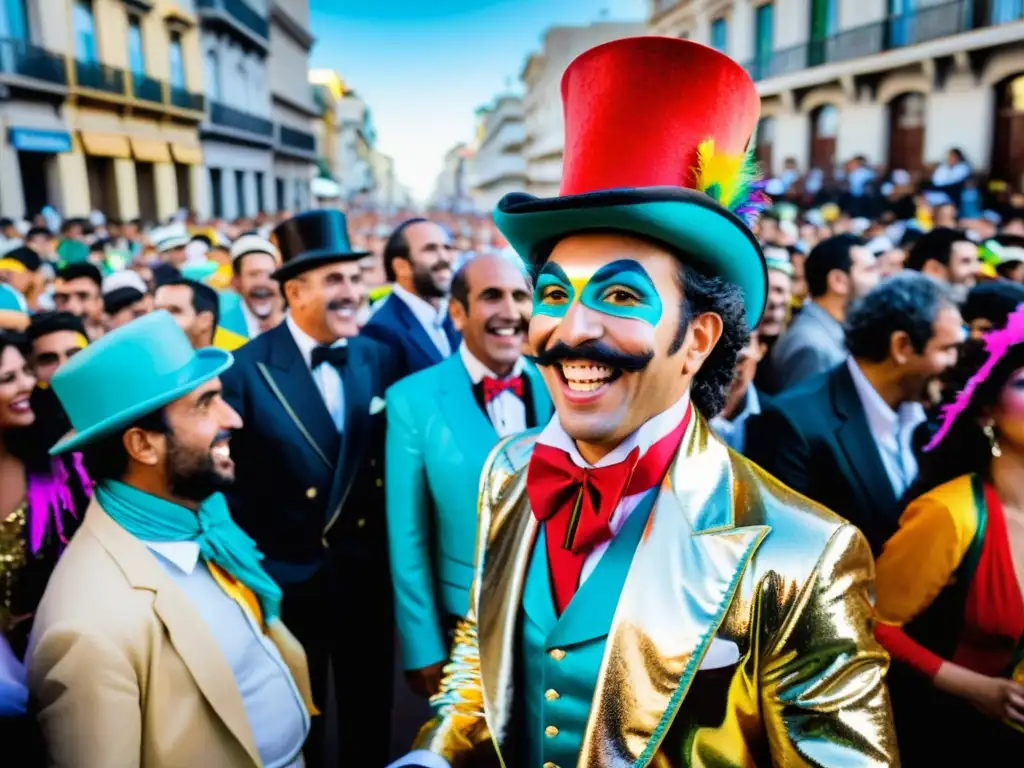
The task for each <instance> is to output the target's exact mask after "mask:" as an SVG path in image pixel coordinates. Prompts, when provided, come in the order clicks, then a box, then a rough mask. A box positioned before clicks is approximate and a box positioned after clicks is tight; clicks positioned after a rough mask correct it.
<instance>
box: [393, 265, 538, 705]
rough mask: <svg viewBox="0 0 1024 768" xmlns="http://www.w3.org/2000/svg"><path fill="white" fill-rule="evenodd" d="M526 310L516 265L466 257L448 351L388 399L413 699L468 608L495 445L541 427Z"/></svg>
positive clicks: (401, 618)
mask: <svg viewBox="0 0 1024 768" xmlns="http://www.w3.org/2000/svg"><path fill="white" fill-rule="evenodd" d="M531 303H532V294H531V288H530V284H529V279H528V277H527V276H526V274H525V271H524V269H523V266H522V264H520V263H518V262H516V261H513V260H511V259H509V258H508V257H503V256H497V255H495V256H479V257H476V258H475V259H473V260H472V261H470V262H469V263H467V264H466V265H465V266H464V267H463V268H462V269H461V270H460V271H459V272H458V273H457V274H456V276H455V278H454V279H453V281H452V300H451V317H452V320H453V322H454V323H455V326H456V327H457V328H458V329H459V331H461V332H462V337H463V341H462V344H461V346H460V348H459V351H458V353H457V354H453V355H452V356H451V357H449V358H448V359H446V360H444V361H443V362H441V363H439V364H437V365H435V366H432V367H430V368H427V369H426V370H423V371H420V372H419V373H416V374H414V375H412V376H409V377H408V378H406V379H403V380H402V381H400V382H399V383H397V384H395V385H394V386H393V387H391V389H389V390H388V392H387V414H388V428H387V448H386V451H387V455H386V461H385V467H386V483H387V486H386V491H387V493H386V499H387V522H388V542H389V549H390V553H391V563H392V573H393V583H394V589H395V611H396V619H397V624H398V632H399V636H400V638H401V645H402V659H403V664H404V667H405V669H406V673H407V676H408V678H409V683H410V685H411V686H412V688H413V689H414V690H415V691H416V692H418V693H420V694H423V695H431V694H433V693H435V692H436V691H437V690H438V687H439V686H440V681H441V667H442V664H443V662H444V661H445V660H446V659H447V658H448V645H449V643H448V634H449V630H450V629H451V628H452V627H453V626H454V623H455V620H456V619H458V618H463V617H465V615H466V612H467V610H468V608H469V587H470V583H471V582H472V580H473V552H474V546H475V541H476V529H477V497H478V494H479V486H480V473H481V470H482V469H483V466H484V462H485V461H486V459H487V456H488V455H489V454H490V452H491V449H492V448H494V446H495V444H496V443H497V442H498V439H499V438H502V437H506V436H508V435H513V434H516V433H518V432H522V431H523V430H525V429H529V428H532V427H535V426H538V425H543V424H545V423H546V422H547V421H548V420H549V419H550V418H551V412H552V411H551V400H550V398H549V396H548V392H547V390H546V389H545V386H544V382H543V379H542V378H541V376H540V374H539V373H538V372H537V369H536V368H535V367H534V365H533V364H532V363H531V362H529V361H528V360H526V359H525V358H524V357H523V356H522V349H523V343H524V341H525V333H526V329H527V323H528V322H529V317H530V311H531Z"/></svg>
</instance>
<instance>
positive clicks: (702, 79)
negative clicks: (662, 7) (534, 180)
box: [559, 37, 761, 195]
mask: <svg viewBox="0 0 1024 768" xmlns="http://www.w3.org/2000/svg"><path fill="white" fill-rule="evenodd" d="M562 101H563V102H564V104H565V155H564V160H563V166H562V186H561V189H560V190H559V194H560V195H579V194H582V193H584V192H598V191H600V190H606V189H622V188H624V187H640V188H642V187H661V186H666V187H687V188H690V189H693V188H694V183H695V177H694V172H695V170H696V168H697V147H699V146H700V144H701V143H702V142H704V141H705V140H707V139H713V140H714V142H715V151H716V153H721V154H729V155H742V154H743V153H744V152H745V151H746V149H747V143H748V141H749V140H750V137H751V136H752V135H753V134H754V130H755V129H756V128H757V119H758V112H759V110H760V105H761V99H760V97H759V96H758V95H757V89H756V88H755V87H754V83H753V81H752V80H751V79H750V76H749V75H748V74H747V73H746V71H744V69H743V68H742V67H741V66H740V65H739V64H737V63H736V62H735V61H733V60H732V59H730V58H729V57H728V56H726V55H725V54H722V53H719V52H718V51H716V50H714V49H713V48H708V47H706V46H703V45H698V44H697V43H691V42H688V41H686V40H676V39H674V38H671V37H634V38H628V39H625V40H617V41H615V42H611V43H606V44H604V45H600V46H598V47H597V48H591V49H590V50H589V51H586V52H585V53H583V54H581V55H580V56H578V57H577V58H576V60H575V61H573V62H572V63H571V64H570V65H569V68H568V69H566V71H565V75H563V76H562Z"/></svg>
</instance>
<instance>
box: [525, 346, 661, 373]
mask: <svg viewBox="0 0 1024 768" xmlns="http://www.w3.org/2000/svg"><path fill="white" fill-rule="evenodd" d="M529 359H530V360H532V361H533V362H534V363H535V364H536V365H544V366H548V365H555V364H556V363H561V362H567V361H570V360H587V361H589V362H592V363H597V364H599V365H604V366H607V367H608V368H618V369H619V370H621V371H625V372H627V373H635V372H636V371H642V370H643V369H644V368H646V367H647V365H648V364H649V363H650V362H651V360H653V359H654V353H653V352H650V351H648V352H644V353H643V354H641V355H630V354H626V353H625V352H619V351H618V350H615V349H612V348H611V347H609V346H608V345H607V344H602V343H601V342H599V341H585V342H583V343H582V344H580V345H578V346H575V347H570V346H569V345H568V344H566V343H564V342H561V341H559V342H557V343H556V344H555V345H554V346H553V347H551V348H550V349H545V350H543V351H541V352H540V353H539V354H536V355H530V356H529Z"/></svg>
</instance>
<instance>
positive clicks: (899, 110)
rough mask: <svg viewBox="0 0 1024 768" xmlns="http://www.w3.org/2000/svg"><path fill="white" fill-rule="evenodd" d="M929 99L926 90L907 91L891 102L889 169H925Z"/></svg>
mask: <svg viewBox="0 0 1024 768" xmlns="http://www.w3.org/2000/svg"><path fill="white" fill-rule="evenodd" d="M926 108H927V101H926V99H925V96H924V94H923V93H904V94H903V95H902V96H898V97H896V98H895V99H893V101H892V103H891V104H889V168H890V169H892V170H896V169H900V170H904V171H910V172H911V173H919V172H921V171H923V170H924V132H925V110H926Z"/></svg>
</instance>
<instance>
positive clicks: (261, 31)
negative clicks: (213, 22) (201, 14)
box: [196, 0, 270, 40]
mask: <svg viewBox="0 0 1024 768" xmlns="http://www.w3.org/2000/svg"><path fill="white" fill-rule="evenodd" d="M196 6H197V7H198V8H199V10H210V11H220V12H222V13H224V14H226V15H228V16H230V17H231V18H233V19H234V20H235V21H237V22H238V23H239V24H241V25H242V26H243V27H245V28H246V29H248V30H249V31H250V32H252V33H253V34H255V35H257V36H258V37H261V38H263V39H264V40H269V39H270V22H269V21H268V20H267V18H266V17H264V16H261V15H260V14H259V13H257V12H256V11H254V10H253V9H252V8H250V7H249V6H248V5H247V4H246V3H245V2H244V0H197V2H196Z"/></svg>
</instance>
